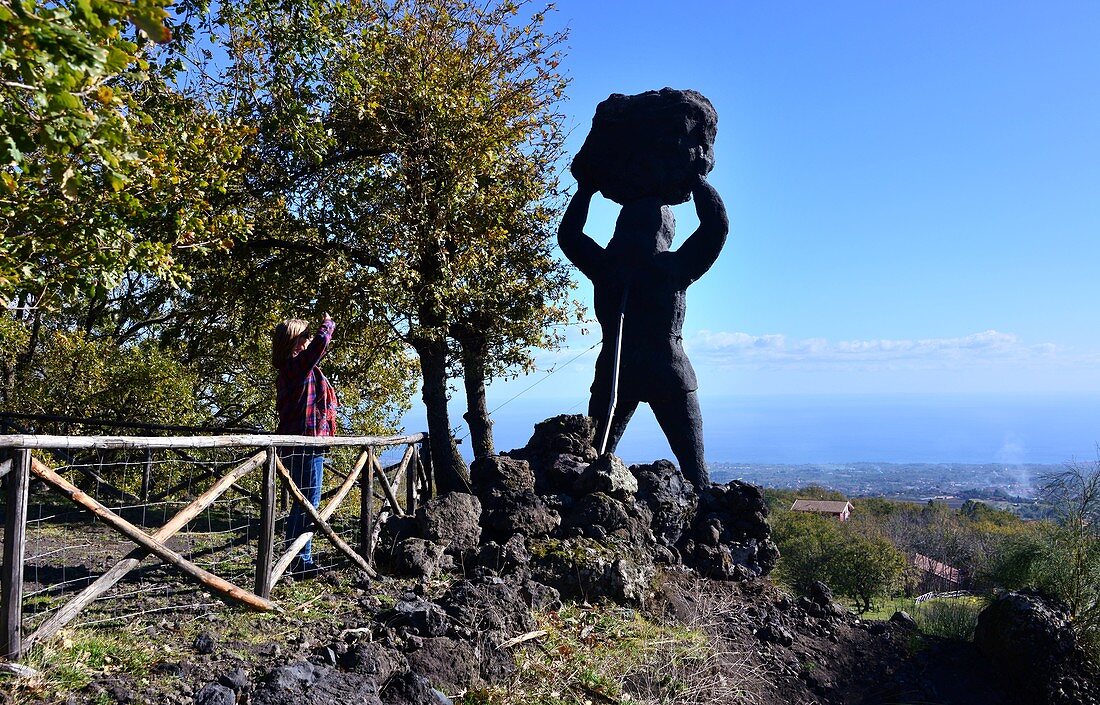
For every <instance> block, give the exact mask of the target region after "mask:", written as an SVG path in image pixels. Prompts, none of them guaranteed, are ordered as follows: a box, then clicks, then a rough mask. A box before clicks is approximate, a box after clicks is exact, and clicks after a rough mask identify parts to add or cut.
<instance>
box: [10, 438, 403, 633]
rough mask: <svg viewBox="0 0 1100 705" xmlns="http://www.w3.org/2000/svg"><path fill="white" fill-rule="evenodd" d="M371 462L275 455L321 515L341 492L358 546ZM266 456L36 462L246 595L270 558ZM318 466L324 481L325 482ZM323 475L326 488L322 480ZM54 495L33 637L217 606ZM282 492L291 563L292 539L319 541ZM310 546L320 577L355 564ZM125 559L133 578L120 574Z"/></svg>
mask: <svg viewBox="0 0 1100 705" xmlns="http://www.w3.org/2000/svg"><path fill="white" fill-rule="evenodd" d="M406 447H407V446H405V445H395V446H388V447H386V446H382V447H375V448H374V453H375V454H376V457H377V458H378V463H379V465H380V466H382V467H391V468H392V467H393V466H395V465H397V464H398V463H399V462H400V461H401V460H402V457H403V456H404V454H405V452H406ZM364 451H365V448H362V447H358V446H353V445H346V446H337V447H332V448H327V449H323V448H317V449H313V448H308V447H286V448H280V449H279V450H278V455H279V459H280V461H281V463H282V467H283V468H285V469H286V470H288V471H289V473H290V474H291V475H292V476H294V480H295V483H296V484H297V486H298V487H300V488H302V489H303V490H304V494H306V496H307V498H308V499H310V500H315V503H316V504H318V505H320V506H322V507H323V506H325V505H326V503H328V502H329V501H330V500H331V499H332V497H333V495H335V494H338V490H340V489H341V488H343V490H344V491H343V492H342V494H343V495H345V496H344V500H343V502H342V503H341V504H340V506H339V507H338V508H337V509H336V510H335V511H334V512H332V514H331V516H329V517H328V518H327V520H326V521H327V524H328V525H329V526H331V528H332V530H333V531H334V532H335V533H336V534H337V535H338V536H340V537H342V538H343V540H344V541H346V542H347V543H349V544H351V545H359V542H360V539H361V537H360V536H359V532H360V530H361V527H362V526H363V524H362V522H360V520H359V515H360V507H361V504H360V497H359V492H360V485H359V483H358V482H356V483H354V484H353V483H351V482H350V481H349V480H348V475H349V473H351V472H352V469H353V468H354V467H356V463H357V461H360V462H361V463H365V457H364V456H362V453H363V452H364ZM257 454H259V457H257ZM264 454H265V450H264V449H262V448H254V447H249V448H240V447H232V448H188V449H186V450H184V449H179V448H169V449H164V450H151V451H147V450H98V449H91V450H69V451H67V453H66V454H65V455H64V456H63V457H64V460H63V461H59V460H58V455H59V454H58V453H53V454H52V456H53V457H50V455H51V454H50V453H47V452H45V451H41V450H37V451H34V456H35V457H36V458H41V459H42V460H44V461H46V465H48V466H49V467H50V468H52V469H53V471H54V472H55V473H57V474H58V475H60V476H61V477H62V478H64V479H65V480H67V481H68V482H69V483H71V484H72V485H75V486H76V488H77V489H79V490H80V491H81V492H83V493H84V494H85V495H86V497H87V498H88V499H90V500H93V501H94V503H98V504H100V505H102V506H103V507H106V509H107V510H109V511H110V512H111V513H113V514H114V515H117V517H119V518H121V519H122V520H124V522H126V523H128V524H130V525H132V526H133V527H134V528H136V529H137V530H139V531H140V532H141V533H144V534H146V535H147V536H150V537H153V538H154V539H159V540H160V541H161V543H162V544H163V545H164V546H166V547H167V548H168V549H171V551H173V552H175V553H176V554H179V556H182V558H183V560H184V561H185V562H186V563H188V564H190V565H192V566H194V567H196V568H198V569H201V571H206V572H207V573H210V574H213V575H214V576H217V578H220V579H222V580H224V581H228V582H229V583H232V584H233V585H235V586H238V587H240V588H241V589H242V590H244V591H247V592H251V591H253V589H254V585H255V584H256V582H255V581H256V580H257V577H256V576H257V569H256V566H257V562H258V557H259V555H260V550H261V549H260V535H261V533H262V519H263V516H262V506H263V505H262V497H263V493H264V486H263V482H264V465H266V464H267V462H268V461H267V459H266V456H265V455H264ZM320 467H323V470H321V471H319V472H318V470H317V469H318V468H320ZM360 467H362V465H360ZM242 468H244V469H245V471H244V472H243V473H242V474H241V476H240V477H239V479H237V480H236V481H235V482H233V483H232V485H231V487H229V489H228V490H227V491H225V492H224V493H222V494H220V496H218V497H217V498H216V499H214V500H213V501H210V502H207V503H206V504H205V505H204V506H201V510H200V511H197V512H194V514H193V516H190V515H188V518H187V521H186V522H183V523H182V524H181V525H180V526H179V527H178V529H176V530H174V531H169V529H172V528H175V527H166V525H168V524H170V522H172V521H173V517H176V516H177V514H179V513H181V512H183V511H184V510H187V511H192V510H194V508H195V503H196V501H197V498H201V497H203V496H206V494H205V493H208V491H209V490H211V488H212V487H213V486H214V485H215V484H217V483H219V482H222V483H225V482H226V481H225V480H222V478H225V477H226V475H227V474H232V473H241V472H242ZM317 474H319V475H320V483H319V485H317V483H316V482H314V481H313V480H314V478H315V477H316V475H317ZM391 477H392V470H391ZM47 484H48V483H47V482H45V481H43V479H42V478H38V479H36V480H35V481H33V482H32V484H31V489H30V493H29V501H28V506H27V521H26V540H25V549H24V551H25V552H24V561H23V566H24V570H23V601H22V632H23V634H24V635H25V636H26V635H32V634H35V633H36V630H39V629H40V628H42V627H43V625H47V628H46V630H45V631H48V630H49V625H50V624H51V622H56V621H58V620H60V619H62V618H64V621H65V622H66V623H67V624H68V625H69V626H70V627H71V628H75V627H81V626H83V627H90V626H93V625H102V624H109V623H118V622H127V623H130V624H133V623H135V622H140V621H141V620H143V619H145V618H146V617H148V618H149V619H150V620H155V619H156V618H159V617H160V616H161V615H162V613H164V612H167V611H181V610H182V611H203V610H206V609H209V608H210V607H212V606H213V605H215V604H217V603H218V600H217V599H216V594H215V593H216V591H214V590H211V589H210V588H209V587H208V586H206V585H202V584H199V583H198V582H196V581H195V580H194V579H193V578H192V577H188V576H187V575H185V574H184V573H183V572H181V571H180V570H179V566H175V565H169V564H167V563H166V562H165V561H164V560H162V559H161V558H159V557H157V556H152V555H149V554H148V551H144V550H143V549H142V548H141V547H140V546H138V545H137V544H136V543H135V541H134V540H133V538H132V537H127V536H124V535H122V534H121V533H119V531H118V530H117V528H112V527H111V526H108V524H107V522H105V521H104V520H103V519H102V518H97V517H96V516H95V515H93V514H92V513H91V512H90V511H88V510H87V509H86V508H83V507H80V506H77V504H76V503H75V502H74V501H73V499H70V498H69V497H65V496H62V494H60V493H59V492H57V491H55V489H54V488H51V487H49V486H47ZM276 487H277V488H279V489H281V490H282V491H279V490H276V493H277V496H278V495H283V496H282V497H281V498H280V501H278V502H276V503H275V505H274V506H275V511H274V514H275V517H274V518H275V528H274V537H275V538H274V542H273V552H274V556H273V558H274V559H278V558H279V557H280V554H282V553H283V552H284V549H285V548H286V547H287V546H288V545H289V539H290V538H292V537H293V535H296V534H297V533H299V532H300V531H301V530H303V529H305V530H311V529H310V527H311V522H310V520H309V518H308V517H304V516H303V512H302V511H300V510H295V511H293V512H292V511H291V510H292V508H293V507H294V506H295V503H294V502H293V500H292V499H290V500H288V498H287V496H286V495H287V492H286V489H285V488H284V487H282V486H281V484H280V483H279V481H278V480H276ZM74 499H75V498H74ZM384 501H385V497H384V496H383V494H382V493H376V496H375V497H374V498H373V501H372V502H371V505H370V506H372V508H373V510H377V509H378V508H379V507H380V506H381V504H382V503H383V502H384ZM200 504H201V502H200ZM4 509H5V514H6V513H7V508H6V507H5V508H4ZM109 518H110V517H108V519H109ZM322 518H324V513H323V512H322ZM176 521H177V522H178V521H180V520H179V519H177V520H176ZM316 528H317V527H313V528H312V530H316ZM288 529H289V531H290V534H291V535H290V536H288V533H287V532H288ZM2 530H3V527H2V525H0V532H2ZM312 543H313V545H312V559H313V562H314V563H315V564H316V565H317V566H319V567H320V568H321V569H324V570H340V569H343V568H345V567H348V566H350V565H351V560H349V558H348V557H347V554H346V553H342V552H340V551H337V550H335V549H334V548H333V546H332V544H331V543H330V542H329V541H328V540H325V538H323V537H322V533H321V532H320V531H317V532H316V536H315V538H314V540H313V542H312ZM135 558H136V559H137V560H136V561H135ZM352 558H354V556H352ZM127 560H130V561H131V562H132V563H133V566H132V567H130V566H129V565H123V564H124V563H125V561H127ZM274 562H275V561H273V563H274ZM117 574H121V578H120V579H117V582H113V583H112V582H110V580H107V578H111V577H112V576H115V575H117ZM105 580H106V581H107V582H106V583H105V582H104V581H105ZM105 584H109V587H108V588H107V589H104V590H102V591H101V593H95V592H94V591H95V590H97V589H99V587H100V586H103V585H105ZM90 586H91V587H90ZM87 591H92V592H93V594H95V597H94V599H91V598H89V599H90V600H91V601H90V603H89V604H88V605H87V606H86V607H82V609H80V610H79V613H78V614H77V615H76V616H75V617H73V616H72V615H64V614H61V613H62V612H63V611H65V610H72V609H73V607H72V605H73V604H75V603H76V602H79V600H77V601H76V602H74V598H75V597H77V596H80V597H81V598H84V597H85V596H86V595H87V594H88V592H87ZM67 606H68V607H67ZM59 614H61V616H59ZM54 631H56V630H54ZM46 636H49V634H46Z"/></svg>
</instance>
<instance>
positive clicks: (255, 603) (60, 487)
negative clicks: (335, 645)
mask: <svg viewBox="0 0 1100 705" xmlns="http://www.w3.org/2000/svg"><path fill="white" fill-rule="evenodd" d="M31 473H32V474H34V476H35V477H37V478H39V479H40V480H42V481H43V482H45V483H46V484H47V485H49V486H50V487H52V488H53V489H55V490H57V491H58V492H60V493H61V494H62V495H64V496H66V497H68V498H69V499H70V500H72V501H73V502H74V503H75V504H77V505H78V506H80V507H83V508H84V509H87V510H88V511H89V512H91V513H92V514H94V515H95V516H96V517H98V518H99V519H100V520H101V521H102V522H103V523H104V524H106V525H107V526H109V527H111V528H112V529H114V530H115V531H117V532H119V533H120V534H122V535H123V536H125V537H126V538H128V539H130V540H131V541H133V542H134V543H136V544H138V545H139V546H141V547H142V548H144V549H145V550H147V551H149V552H150V553H153V554H155V555H156V556H157V557H158V558H160V559H161V560H162V561H164V562H165V563H168V564H170V565H173V566H175V567H176V568H178V569H179V570H180V571H181V572H182V573H183V574H184V575H186V576H187V577H189V578H191V579H192V580H194V581H195V582H197V583H199V584H200V585H201V586H203V587H204V588H207V589H209V590H211V591H213V592H215V593H217V594H218V595H219V596H221V597H223V598H228V599H230V600H233V601H235V602H239V603H241V604H243V605H246V606H247V607H250V608H252V609H255V610H259V611H262V612H267V611H270V610H273V609H275V605H274V603H272V602H271V601H270V600H265V599H264V598H262V597H258V596H256V595H254V594H252V593H251V592H249V591H247V590H244V589H242V588H240V587H237V586H236V585H234V584H233V583H231V582H229V581H228V580H225V579H223V578H219V577H218V576H216V575H214V574H213V573H210V572H209V571H206V570H203V569H202V568H200V567H198V566H197V565H195V564H194V563H192V562H191V561H189V560H187V559H186V558H184V557H183V556H181V555H180V554H179V553H176V552H175V551H173V550H172V549H170V548H168V547H167V546H165V545H164V543H163V542H162V541H159V540H157V539H154V538H153V537H151V536H149V535H148V534H146V533H145V532H144V531H142V530H141V529H139V528H138V527H136V526H134V525H133V524H131V523H130V522H128V521H126V520H125V519H123V518H122V517H120V516H118V515H117V514H115V513H114V512H112V511H111V510H110V509H108V508H107V507H105V506H103V505H102V504H100V503H99V502H98V501H96V500H95V499H94V498H93V497H90V496H89V495H87V494H86V493H85V492H84V491H83V490H81V489H80V488H79V487H77V486H76V485H74V484H72V483H71V482H69V481H68V480H66V479H65V478H63V477H61V476H60V475H58V474H57V473H56V472H54V471H53V470H52V469H51V468H49V467H47V466H46V464H45V463H42V462H41V461H39V460H38V459H33V460H32V463H31Z"/></svg>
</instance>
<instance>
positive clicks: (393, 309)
mask: <svg viewBox="0 0 1100 705" xmlns="http://www.w3.org/2000/svg"><path fill="white" fill-rule="evenodd" d="M4 7H5V12H4V13H3V14H0V20H2V21H3V22H5V29H9V28H10V31H9V32H8V34H7V35H6V36H5V40H0V41H4V42H5V43H3V44H2V45H0V57H2V59H3V62H2V65H0V68H2V70H3V71H4V74H3V78H4V86H3V101H4V102H3V104H2V106H0V107H2V110H3V114H4V116H5V121H4V125H5V128H4V129H5V130H7V129H8V127H7V126H8V125H11V126H13V127H12V128H11V129H10V130H9V131H7V132H4V133H3V134H0V142H2V144H3V145H4V147H5V149H6V152H3V154H0V156H5V155H6V156H5V158H6V159H7V162H6V164H5V165H4V166H3V167H2V168H0V174H2V175H3V184H0V186H2V187H3V188H2V189H0V224H2V226H3V228H4V239H3V245H2V246H0V296H2V297H3V298H4V299H5V300H6V301H7V302H8V306H9V309H11V310H12V312H11V313H10V314H9V315H10V316H11V320H12V321H13V322H14V323H15V324H16V325H15V327H12V326H8V327H7V328H5V329H4V330H5V332H4V336H5V340H4V343H5V346H6V347H5V350H7V351H8V352H7V353H6V355H7V356H6V357H5V360H6V361H7V362H5V367H4V370H3V371H4V372H5V373H6V375H5V379H4V387H3V389H4V397H3V401H4V405H5V406H6V407H10V406H11V405H13V404H18V403H21V402H19V399H21V398H22V397H21V396H20V394H17V393H16V392H15V389H16V387H20V388H28V387H27V385H26V379H27V375H30V374H31V372H32V370H33V371H35V374H39V375H44V376H46V377H49V376H51V375H57V374H58V373H59V370H55V369H52V368H53V365H54V363H53V362H51V361H53V360H54V358H53V357H52V356H51V355H52V354H51V353H50V352H49V351H50V350H52V349H54V347H56V346H58V345H64V344H72V345H77V344H85V343H86V344H88V345H106V346H114V347H115V348H117V349H119V350H122V351H128V350H135V351H137V350H152V349H156V350H159V351H160V352H161V353H162V354H164V355H165V356H167V358H169V359H171V360H172V361H173V362H174V364H178V365H180V366H181V367H180V369H181V371H182V372H181V375H180V379H187V380H191V383H190V386H191V389H192V393H193V399H192V401H191V402H189V403H186V404H180V405H179V408H196V409H199V410H200V413H199V416H204V415H205V416H206V417H208V418H214V419H217V420H221V421H223V422H226V423H231V424H234V425H236V424H241V423H255V424H257V425H269V424H270V423H271V414H272V410H273V409H272V404H271V396H272V395H271V390H270V385H271V370H270V368H269V366H265V364H264V362H265V359H266V355H265V350H264V348H265V347H266V345H267V344H268V343H267V340H268V335H269V333H268V332H269V331H270V329H271V327H272V326H273V325H274V323H275V322H277V321H278V320H279V319H281V318H284V317H291V316H295V317H303V316H304V317H309V316H310V315H311V314H314V315H316V314H317V313H319V312H320V311H322V310H328V311H330V312H332V314H333V315H334V317H335V318H336V319H337V322H338V324H339V326H338V331H337V338H336V340H335V341H334V346H333V353H332V355H331V356H330V357H329V358H328V359H327V361H326V370H327V371H328V372H329V374H330V376H331V377H332V378H333V379H334V382H336V384H337V387H338V389H339V390H340V393H341V397H342V400H343V402H344V407H345V409H346V410H347V412H348V413H347V416H346V417H345V422H346V424H348V425H347V428H348V429H349V430H350V429H353V428H354V429H363V430H367V429H369V430H375V431H376V430H382V428H383V427H392V426H393V424H395V423H396V420H397V417H398V415H399V413H400V411H401V410H402V409H403V408H406V404H407V400H408V398H409V395H410V394H411V392H412V390H413V386H412V384H413V379H412V374H413V373H414V372H415V371H416V370H417V368H419V372H420V374H419V376H420V386H421V388H422V392H423V394H424V398H425V402H426V405H427V406H428V409H429V419H428V425H429V431H430V432H431V435H432V443H433V445H432V455H433V460H434V461H435V465H436V468H437V471H440V472H442V477H441V479H442V482H441V485H442V486H443V487H444V488H446V487H450V488H461V487H462V486H463V484H464V483H463V464H462V462H461V458H460V457H459V456H458V454H457V451H456V449H455V446H454V442H453V439H452V437H451V424H450V421H449V418H448V417H447V412H446V400H447V396H448V394H449V393H450V387H449V380H451V379H453V378H454V377H455V376H456V375H457V374H458V371H459V370H460V369H462V368H463V365H464V367H465V372H466V377H467V379H466V381H467V385H466V388H467V390H473V394H474V395H478V394H480V395H482V401H483V394H484V382H485V380H486V379H488V378H491V377H492V376H494V375H499V374H506V373H508V372H510V371H515V370H519V369H523V368H525V367H529V366H530V365H531V357H530V351H529V348H530V346H532V345H534V346H548V345H553V344H555V343H556V338H555V336H554V335H553V333H552V329H551V328H549V327H548V326H550V325H551V324H554V323H556V322H560V321H564V320H565V319H566V317H567V316H568V315H569V313H570V311H571V310H572V303H571V302H570V301H569V298H568V292H569V289H570V286H571V282H570V279H569V276H568V272H567V270H566V269H565V267H564V265H563V264H562V263H561V262H560V261H559V260H558V259H557V258H555V257H554V256H553V253H552V243H553V237H552V221H553V220H554V219H555V217H556V214H557V209H558V207H559V203H560V198H559V194H558V191H557V181H556V175H557V173H558V171H559V169H558V167H559V164H558V160H559V158H560V156H561V143H562V132H561V127H560V124H561V115H560V113H559V111H558V106H559V104H560V100H561V99H562V97H563V90H564V88H565V85H566V80H565V78H564V77H563V76H562V75H561V74H560V73H559V72H558V62H559V60H560V57H559V55H558V54H557V49H558V47H559V46H560V45H561V42H562V41H563V39H564V35H563V34H559V33H548V32H546V31H545V30H544V29H543V21H544V14H543V13H542V12H535V11H532V9H531V8H530V7H528V6H527V5H526V4H524V3H515V2H511V1H510V0H499V1H494V2H490V3H487V4H484V5H477V6H474V5H468V4H466V3H463V2H458V1H457V0H378V1H375V2H371V1H367V2H353V3H344V2H336V0H308V1H306V2H302V3H294V4H289V5H288V4H281V5H280V4H271V3H267V2H264V1H263V0H252V1H250V2H243V3H225V4H221V5H218V6H216V8H215V9H213V10H212V9H210V8H209V7H208V6H206V5H204V4H203V3H202V2H201V0H182V2H181V3H179V4H177V5H175V6H173V7H171V8H168V9H166V7H167V4H166V2H165V1H164V0H135V2H133V3H131V4H129V5H128V4H126V3H108V2H100V1H99V0H90V1H88V2H86V1H84V0H77V1H74V2H72V3H65V2H62V3H50V4H49V6H48V9H44V8H46V6H45V5H42V6H38V5H35V4H34V3H33V2H23V3H22V4H21V5H20V6H19V8H15V9H12V10H11V11H7V10H6V8H7V6H6V5H5V6H4ZM169 30H170V32H169ZM169 35H171V36H169ZM8 37H12V38H13V39H8ZM157 42H164V43H163V44H159V45H158V44H157ZM74 57H85V58H83V59H80V60H79V61H74V60H73V58H74ZM51 66H54V69H51V68H50V67H51ZM58 67H62V68H64V71H65V72H67V73H66V76H67V77H58V74H57V71H59V70H61V69H60V68H58ZM55 69H56V70H55ZM9 115H10V116H12V117H11V119H10V120H9V118H8V116H9ZM18 120H22V121H23V122H22V123H17V121H18ZM17 124H19V125H22V128H23V129H21V130H19V134H20V135H29V136H30V137H31V138H32V140H30V141H29V140H28V139H27V138H26V137H23V136H21V137H18V138H17V137H16V136H15V134H16V131H17V130H16V129H15V126H16V125H17ZM8 363H10V364H8ZM89 379H99V378H97V377H95V376H94V375H93V376H91V377H89ZM107 387H110V385H106V387H105V388H107ZM475 407H477V404H476V403H473V402H472V403H471V408H475ZM480 408H481V410H482V412H484V405H483V403H482V405H481V407H480ZM483 416H484V418H483V419H482V420H483V421H484V422H486V424H487V422H488V419H487V415H485V414H484V413H483ZM472 425H473V424H472ZM488 442H489V444H490V445H491V438H490V439H489V441H488Z"/></svg>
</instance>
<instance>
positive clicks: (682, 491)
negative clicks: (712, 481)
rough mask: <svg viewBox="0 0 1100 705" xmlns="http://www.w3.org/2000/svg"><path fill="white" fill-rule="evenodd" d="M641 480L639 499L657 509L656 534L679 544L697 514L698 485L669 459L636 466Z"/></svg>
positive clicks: (668, 543) (663, 540)
mask: <svg viewBox="0 0 1100 705" xmlns="http://www.w3.org/2000/svg"><path fill="white" fill-rule="evenodd" d="M630 472H631V473H633V474H634V477H635V478H636V479H637V481H638V501H640V502H643V503H644V504H645V505H646V506H647V507H649V510H650V511H651V512H653V533H654V534H655V535H656V537H657V540H658V541H660V542H661V544H662V545H664V546H675V545H676V543H677V542H678V541H679V540H680V536H681V535H682V534H683V533H684V530H685V529H686V528H687V527H688V526H689V525H690V524H691V520H692V517H694V516H695V508H696V506H697V505H698V504H699V498H698V497H697V496H696V494H695V488H694V487H692V485H691V483H690V482H688V481H687V480H686V479H685V478H684V476H683V475H682V474H680V471H679V470H677V469H676V466H675V465H673V464H672V463H671V462H669V461H667V460H658V461H657V462H655V463H651V464H649V465H632V466H630Z"/></svg>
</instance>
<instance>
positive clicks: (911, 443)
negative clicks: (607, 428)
mask: <svg viewBox="0 0 1100 705" xmlns="http://www.w3.org/2000/svg"><path fill="white" fill-rule="evenodd" d="M493 401H494V400H492V399H490V408H492V407H493ZM701 405H702V409H703V424H704V436H705V441H706V455H707V459H708V461H709V462H714V463H774V464H806V463H821V464H828V463H850V462H858V461H866V462H884V463H973V464H980V463H999V464H1006V465H1011V464H1021V463H1030V464H1061V463H1065V462H1067V461H1070V460H1077V461H1084V462H1088V461H1093V460H1096V458H1097V443H1098V442H1100V394H1077V395H1075V394H1057V395H1056V394H1046V395H1040V394H1033V395H1007V394H1005V395H994V394H990V395H858V396H854V395H853V396H795V395H784V396H746V397H743V398H706V397H703V398H702V400H701ZM570 406H571V407H572V408H567V407H570ZM584 408H585V406H584V405H583V404H581V405H576V404H563V403H559V402H555V401H550V400H525V399H518V400H515V401H513V402H511V403H509V404H507V405H506V406H504V407H503V408H501V409H500V410H499V411H497V412H496V413H495V414H494V417H493V418H494V421H495V426H494V435H495V440H496V446H497V448H498V450H508V449H510V448H516V447H521V446H523V445H524V444H525V443H526V442H527V439H528V438H529V437H530V435H531V430H532V428H533V426H534V424H535V423H536V422H537V421H541V420H543V419H546V418H549V417H551V416H555V415H557V414H562V413H583V412H584ZM456 412H457V413H456ZM421 414H422V411H421ZM452 421H455V422H461V421H462V417H461V410H460V409H458V408H455V409H453V410H452ZM423 426H424V422H423V416H421V417H420V419H419V420H418V419H417V418H416V417H415V412H413V413H412V414H410V416H409V417H407V425H406V428H410V429H411V428H413V427H416V428H417V429H419V428H420V427H423ZM465 433H466V429H465V428H464V427H463V428H461V429H460V430H459V434H458V435H459V436H462V435H464V434H465ZM460 447H461V448H462V450H463V453H464V454H466V455H469V450H470V445H469V441H466V442H465V443H464V444H463V445H462V446H460ZM618 455H619V456H620V457H622V458H623V459H624V460H626V461H628V462H649V461H652V460H655V459H658V458H671V457H672V454H671V451H670V450H669V448H668V444H667V443H666V442H665V439H664V436H663V435H662V433H661V431H660V428H659V427H658V425H657V422H656V420H655V419H654V418H653V415H652V414H651V413H650V412H649V409H648V407H647V406H645V405H642V406H641V407H639V409H638V412H637V413H636V414H635V415H634V419H633V420H632V421H631V424H630V427H629V428H628V429H627V432H626V435H625V436H624V437H623V440H622V442H621V443H620V444H619V448H618Z"/></svg>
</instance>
